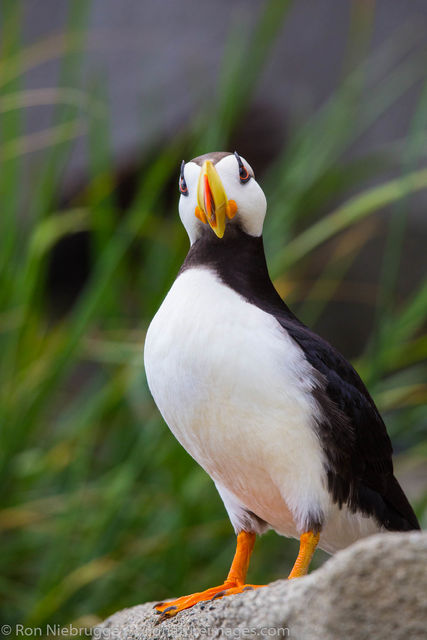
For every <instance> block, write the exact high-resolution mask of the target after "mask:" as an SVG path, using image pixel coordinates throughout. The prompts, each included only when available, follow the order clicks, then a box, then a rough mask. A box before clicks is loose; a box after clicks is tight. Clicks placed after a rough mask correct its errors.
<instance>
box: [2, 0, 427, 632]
mask: <svg viewBox="0 0 427 640" xmlns="http://www.w3.org/2000/svg"><path fill="white" fill-rule="evenodd" d="M89 4H90V3H88V2H87V3H81V2H77V3H73V4H70V7H71V9H70V15H69V23H68V27H67V29H66V30H65V32H64V33H63V34H60V35H58V36H55V37H51V38H48V39H47V40H45V41H41V42H38V43H35V44H33V45H31V46H29V47H24V46H23V45H22V37H21V27H22V15H21V9H22V5H21V4H20V3H15V2H3V3H2V9H3V20H4V26H3V29H2V36H4V37H2V42H1V60H0V89H1V99H0V140H1V145H0V162H1V167H0V211H1V212H2V215H1V218H0V225H1V230H0V231H1V232H0V243H1V251H0V263H1V269H0V300H1V305H0V343H1V351H2V358H1V362H0V371H1V373H0V375H1V387H0V388H1V391H0V393H1V396H0V425H1V448H0V460H1V468H0V479H1V486H2V492H1V498H0V531H1V533H2V553H1V557H0V566H1V571H0V573H1V578H0V597H1V600H2V603H3V605H2V617H3V619H4V621H5V622H7V623H12V624H13V623H14V622H23V623H27V624H32V625H39V624H43V623H46V622H50V623H68V622H70V621H72V622H76V621H77V622H79V621H80V622H81V623H82V624H83V623H86V624H87V623H88V622H89V623H90V622H95V621H96V620H97V619H99V618H102V617H103V616H105V615H107V614H109V613H112V612H113V611H115V610H116V609H118V608H121V607H125V606H130V605H132V604H136V603H140V602H143V601H146V600H160V599H162V598H164V597H167V596H171V595H180V594H182V593H185V592H191V591H193V590H195V589H198V588H203V587H204V586H208V585H210V584H214V583H218V582H219V581H221V580H222V579H223V577H224V573H225V572H226V571H227V569H228V564H229V562H230V559H231V557H232V553H233V546H234V539H233V534H232V531H231V527H230V525H229V523H228V520H227V518H226V515H225V511H224V509H223V506H222V503H221V501H220V499H219V497H218V496H217V494H216V491H215V489H214V487H213V484H212V482H211V481H210V479H209V478H208V477H207V476H206V474H204V472H203V471H202V470H201V469H199V468H198V467H197V466H196V464H195V463H194V462H193V461H192V460H191V459H190V458H189V456H188V455H187V454H186V452H185V451H183V450H182V448H181V447H180V446H179V445H178V443H177V442H176V441H175V440H174V438H173V437H172V436H171V434H170V433H169V432H168V430H167V428H166V426H165V425H164V424H163V423H162V421H161V420H160V417H159V414H158V412H157V410H156V408H155V407H154V404H153V401H152V399H151V397H150V394H149V392H148V390H147V385H146V381H145V377H144V371H143V367H142V348H143V342H144V332H145V329H146V327H147V326H148V323H149V321H150V319H151V317H152V315H153V313H154V312H155V310H156V309H157V307H158V305H159V304H160V302H161V300H162V298H163V296H164V294H165V293H166V291H167V289H168V287H169V286H170V284H171V282H172V281H173V278H174V276H175V274H176V272H177V270H178V268H179V265H180V263H181V261H182V259H183V257H184V255H185V252H186V250H187V239H186V236H185V232H184V231H183V229H182V227H181V225H180V223H179V220H178V216H177V214H176V215H175V214H174V215H167V214H168V213H170V212H167V211H165V207H166V203H167V202H168V200H167V198H166V197H165V193H166V191H167V189H168V185H169V184H170V181H171V179H174V177H175V176H176V174H177V167H178V166H179V161H180V159H181V158H182V157H186V158H190V157H193V156H194V155H197V153H199V152H205V151H206V150H213V149H221V148H227V147H228V144H229V141H230V138H231V136H232V134H233V131H234V129H235V127H236V125H237V123H238V122H239V120H240V119H241V118H244V116H245V111H244V107H243V105H249V104H250V101H251V97H252V95H253V93H254V91H255V89H256V86H257V80H258V79H259V77H260V74H261V72H262V69H263V67H264V65H265V63H266V62H268V60H269V56H271V55H273V54H272V46H273V44H274V41H275V38H276V37H277V36H278V34H279V33H280V30H281V27H282V26H283V24H284V22H285V21H286V17H287V10H288V8H289V6H290V3H286V2H285V3H277V2H273V1H270V2H267V3H265V5H264V7H263V9H262V11H261V13H260V16H259V20H258V23H257V27H256V29H255V30H254V31H253V32H250V31H242V30H240V31H239V32H238V33H237V31H236V30H232V37H230V39H229V42H230V44H229V46H228V48H227V49H226V50H225V52H224V61H223V72H222V75H221V78H220V82H219V87H218V101H217V104H215V105H206V107H205V108H203V109H201V110H200V113H199V114H198V115H197V117H196V118H195V124H194V125H193V126H191V127H189V128H188V129H186V130H182V131H180V132H177V135H176V138H175V139H173V140H171V141H170V142H169V144H168V145H167V146H164V147H163V148H161V149H157V150H156V151H155V152H153V153H152V154H151V156H150V162H149V163H146V164H145V165H144V167H143V170H141V174H140V176H139V179H138V188H137V193H136V196H135V198H134V199H133V202H132V205H131V206H130V208H129V209H128V210H127V211H126V212H125V213H124V214H123V212H120V211H119V206H118V203H117V198H116V193H115V186H116V174H115V167H114V164H113V154H112V149H111V146H110V139H111V133H110V132H111V123H110V121H109V115H108V109H107V108H106V106H105V105H106V100H105V95H104V94H105V92H104V88H103V86H102V83H94V84H93V86H92V87H91V88H90V90H88V91H87V93H85V92H83V91H81V90H79V89H76V87H77V86H80V85H79V81H78V80H79V75H80V73H81V72H80V68H81V65H80V63H81V60H82V57H83V56H84V42H85V39H86V38H87V35H88V34H87V29H86V20H87V14H88V8H89ZM354 6H355V8H354V12H353V13H354V15H353V22H352V26H353V28H352V29H351V30H350V36H349V43H348V57H347V59H346V60H345V62H344V65H343V77H342V82H341V85H340V87H339V89H338V90H337V91H336V92H335V93H334V94H333V95H332V96H331V98H330V100H329V101H328V102H327V103H326V104H325V105H324V106H323V107H322V108H321V109H320V110H319V112H318V113H316V114H314V115H313V116H312V117H310V118H309V119H308V120H306V121H303V122H299V123H293V126H292V131H291V135H290V139H289V141H288V143H287V145H286V148H285V150H284V151H283V153H282V154H281V156H280V157H279V158H278V160H277V162H276V163H275V164H274V166H272V167H271V168H270V170H269V172H268V174H267V175H266V176H265V177H264V179H263V187H264V188H265V191H266V194H267V198H268V202H269V213H268V218H267V222H266V230H265V241H266V248H267V254H268V260H269V264H270V265H271V273H272V276H273V277H274V279H275V282H276V285H277V286H278V288H279V290H280V291H281V292H282V293H284V294H287V297H288V300H289V301H290V303H291V304H292V303H293V307H294V308H295V309H296V311H297V312H299V313H300V315H301V316H302V317H303V319H304V320H305V321H306V322H308V323H310V324H311V325H312V326H315V323H316V322H317V321H318V319H319V318H320V317H321V316H322V314H325V313H328V308H329V305H330V304H331V302H333V300H334V297H335V296H336V295H337V292H338V291H339V289H340V286H341V283H342V280H343V278H344V277H345V274H346V273H347V271H348V269H349V268H350V267H351V265H352V263H353V262H354V261H355V260H356V259H357V257H358V256H359V255H360V252H361V251H362V250H363V248H364V246H365V245H366V243H367V242H368V241H369V239H370V237H371V236H372V234H373V233H375V232H376V229H377V224H376V219H377V218H376V214H377V212H379V211H381V210H383V209H384V208H385V207H388V210H389V212H390V215H389V221H390V222H389V231H388V242H387V244H386V250H385V254H384V259H383V275H382V276H381V274H379V276H378V289H377V305H376V318H375V327H374V330H373V334H372V336H371V339H370V340H369V342H368V344H367V347H366V351H365V352H364V353H363V354H361V356H360V358H359V361H358V363H357V365H358V367H359V370H360V371H361V373H362V375H363V377H364V378H365V379H366V380H367V382H368V384H369V387H370V390H371V392H372V393H373V395H374V397H375V399H376V401H377V402H378V404H379V406H380V408H381V410H382V411H383V413H384V414H385V417H386V420H387V423H388V426H389V430H390V433H391V436H392V438H393V440H394V442H395V445H397V449H398V450H399V455H398V456H397V459H396V462H397V467H398V469H399V468H411V467H413V466H416V464H417V463H418V462H419V461H420V460H423V459H424V460H425V457H426V453H427V447H426V444H425V440H423V435H424V434H425V427H426V413H425V409H424V408H423V405H424V404H425V402H426V399H427V386H426V384H425V373H426V355H427V337H426V336H425V334H423V328H425V320H426V315H427V284H426V283H424V284H421V285H420V286H419V288H418V289H417V290H414V291H412V292H411V293H410V294H408V296H407V299H405V300H397V299H396V277H397V271H398V268H399V260H400V254H401V251H402V249H401V247H402V243H403V240H404V234H405V218H406V215H407V212H408V211H409V210H410V206H411V200H410V197H411V195H412V194H414V193H416V192H417V191H420V190H422V189H425V188H427V167H426V165H425V157H424V156H423V149H424V145H425V141H426V125H427V122H426V119H427V112H426V108H425V107H426V90H425V88H424V90H422V91H421V94H420V99H419V103H418V105H417V108H416V109H415V112H414V117H413V125H412V127H411V129H410V131H409V132H408V135H407V137H406V138H405V139H404V140H402V141H400V142H399V144H398V145H396V144H393V145H390V147H388V148H383V149H381V150H379V151H377V152H375V153H372V154H371V155H369V156H368V155H365V156H363V157H362V158H357V159H356V160H355V159H352V160H348V159H346V151H347V150H348V149H349V147H350V146H351V145H352V144H353V143H354V142H355V141H356V140H357V139H358V137H359V136H361V135H362V134H363V133H364V132H366V131H367V130H368V129H369V127H370V126H371V125H372V124H373V123H374V122H375V121H376V120H377V119H379V118H381V117H382V115H383V114H384V113H385V112H386V111H387V110H388V109H389V108H391V107H392V106H393V105H394V104H395V103H396V102H397V100H399V98H400V97H401V96H403V95H404V94H405V93H406V92H407V91H408V90H409V89H411V88H412V87H414V86H415V85H416V84H417V83H420V82H421V81H423V78H424V76H425V72H424V70H425V62H426V60H425V58H422V59H420V55H419V54H417V56H414V55H413V54H411V48H410V40H411V38H410V34H408V33H407V32H405V31H404V30H402V32H401V33H399V34H396V35H395V37H394V38H393V39H392V40H390V41H388V42H386V43H384V45H382V48H381V49H380V50H378V51H376V52H374V53H373V54H369V55H368V54H367V51H368V49H369V33H370V29H371V25H372V19H373V13H372V12H373V11H374V8H373V7H374V5H370V4H369V5H368V4H366V5H365V4H363V5H362V4H360V6H359V8H358V5H357V3H355V5H354ZM59 55H62V62H61V73H60V79H59V82H58V87H57V89H55V90H51V89H49V90H33V91H29V90H25V89H24V88H23V76H24V73H25V71H26V70H27V69H29V68H31V67H32V66H36V65H38V64H41V63H42V62H43V61H44V60H48V59H51V58H52V57H55V56H59ZM421 57H422V56H421ZM396 62H397V64H396ZM367 88H368V91H367ZM367 96H368V98H367ZM46 103H49V104H55V115H54V125H53V126H52V128H50V129H49V130H46V131H44V132H41V133H40V134H38V135H37V136H34V135H32V136H29V135H28V134H27V133H26V132H25V129H24V119H25V118H24V116H25V110H26V109H27V108H29V106H30V105H37V104H46ZM83 132H87V133H88V138H89V165H90V176H89V180H88V185H87V187H86V189H85V192H84V193H83V194H81V197H80V198H79V203H78V205H76V206H72V205H70V206H69V207H68V208H67V209H66V210H57V208H56V205H55V202H57V194H58V193H59V192H60V191H61V178H62V172H63V169H64V167H65V166H66V163H67V159H68V157H69V153H70V148H71V144H72V141H73V140H74V138H76V137H78V136H79V135H81V134H82V133H83ZM41 148H43V149H44V151H43V161H42V162H39V163H38V165H37V167H36V168H35V169H34V170H33V171H32V173H31V175H27V176H26V177H25V182H24V183H23V180H24V161H25V158H26V156H27V154H28V153H30V152H31V151H33V150H35V149H41ZM390 171H392V174H393V177H390ZM22 184H25V185H26V186H25V191H23V189H22ZM177 199H178V194H177V197H176V203H177ZM175 211H176V208H175ZM318 212H328V213H326V214H325V215H324V216H323V217H320V218H319V217H318ZM83 230H85V231H89V232H90V234H91V255H92V269H91V277H90V280H89V282H88V283H87V284H86V287H85V289H84V291H83V293H82V294H81V296H80V297H79V299H78V301H77V302H76V304H75V305H74V307H73V308H72V310H71V311H70V312H69V313H67V314H66V316H65V317H63V318H61V319H59V320H58V319H56V320H54V321H53V320H52V318H51V316H50V315H49V312H48V305H47V302H46V273H47V268H48V261H49V255H50V251H51V250H52V248H53V247H54V245H55V244H56V243H57V242H58V240H60V239H61V238H64V237H66V236H68V235H70V234H74V233H77V232H79V231H83ZM325 243H329V244H328V245H327V246H328V252H327V254H328V258H327V259H326V260H324V266H323V269H322V270H321V272H320V273H319V275H318V277H317V278H316V280H315V281H312V282H311V283H310V286H309V288H308V290H307V287H306V285H305V284H304V277H305V273H306V271H307V267H308V266H309V265H310V264H311V262H312V260H313V256H315V255H317V254H316V252H317V250H318V248H319V247H320V246H322V247H324V246H325ZM136 248H138V264H137V268H136V269H135V261H134V260H132V259H130V257H129V256H130V255H131V254H132V253H133V252H134V251H135V249H136ZM301 299H303V300H304V301H303V303H302V304H298V301H299V300H301ZM355 301H356V300H355ZM374 304H375V302H374ZM415 508H416V510H417V513H418V515H419V517H420V518H422V519H423V521H424V523H425V522H426V513H427V494H424V497H421V498H420V499H418V501H417V503H416V504H415ZM295 550H296V546H295V542H293V541H286V542H285V541H284V540H283V539H281V538H279V537H278V536H275V534H273V533H269V534H267V535H266V536H264V537H263V538H262V539H261V540H260V541H258V543H257V553H256V554H255V555H254V558H253V563H252V565H251V572H250V573H251V580H253V581H254V582H257V581H258V582H266V581H268V580H272V579H275V578H278V577H282V576H285V575H286V572H287V569H288V567H289V565H290V564H291V562H292V557H293V556H294V554H295ZM318 562H320V554H319V558H318Z"/></svg>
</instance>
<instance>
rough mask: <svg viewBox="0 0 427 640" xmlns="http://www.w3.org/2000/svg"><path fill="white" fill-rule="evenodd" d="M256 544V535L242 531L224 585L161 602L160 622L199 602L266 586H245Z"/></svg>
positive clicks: (157, 608) (157, 605)
mask: <svg viewBox="0 0 427 640" xmlns="http://www.w3.org/2000/svg"><path fill="white" fill-rule="evenodd" d="M254 544H255V533H250V532H248V531H241V532H240V533H239V534H238V536H237V546H236V553H235V555H234V559H233V562H232V564H231V567H230V571H229V572H228V576H227V578H226V579H225V581H224V583H223V584H221V585H219V586H218V587H212V588H211V589H206V590H205V591H200V592H199V593H193V594H192V595H189V596H182V597H181V598H178V599H177V600H173V601H171V602H159V603H158V604H156V605H155V607H154V608H155V609H156V611H157V612H158V613H160V614H161V616H160V618H159V620H158V622H163V620H166V619H167V618H172V617H173V616H175V615H176V614H177V613H178V612H179V611H182V610H183V609H189V608H190V607H192V606H193V605H195V604H197V603H198V602H204V601H206V600H216V599H217V598H222V597H224V596H229V595H232V594H233V593H241V592H242V591H246V590H250V589H258V588H259V587H262V586H264V585H255V584H245V580H246V573H247V571H248V567H249V559H250V557H251V554H252V550H253V548H254Z"/></svg>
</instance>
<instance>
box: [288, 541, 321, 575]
mask: <svg viewBox="0 0 427 640" xmlns="http://www.w3.org/2000/svg"><path fill="white" fill-rule="evenodd" d="M319 537H320V534H319V533H314V532H313V531H307V532H306V533H303V534H302V535H301V537H300V543H299V553H298V557H297V559H296V560H295V564H294V566H293V568H292V571H291V572H290V574H289V576H288V580H291V579H292V578H300V577H301V576H305V574H306V573H307V571H308V567H309V565H310V562H311V559H312V557H313V554H314V552H315V550H316V547H317V544H318V542H319Z"/></svg>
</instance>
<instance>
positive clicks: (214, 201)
mask: <svg viewBox="0 0 427 640" xmlns="http://www.w3.org/2000/svg"><path fill="white" fill-rule="evenodd" d="M179 190H180V192H181V197H180V199H179V215H180V218H181V221H182V223H183V225H184V227H185V229H186V231H187V233H188V236H189V238H190V242H191V244H193V243H194V242H195V241H196V240H197V239H198V238H199V237H200V236H201V235H202V234H205V233H206V232H207V231H208V232H210V233H212V234H215V235H216V236H217V237H218V238H222V237H223V236H224V234H225V233H226V230H227V226H228V225H239V226H240V227H241V228H242V229H243V231H244V232H245V233H247V234H249V235H251V236H260V235H261V234H262V225H263V222H264V217H265V212H266V210H267V201H266V199H265V195H264V192H263V190H262V189H261V187H260V186H259V184H258V183H257V181H256V180H255V175H254V172H253V170H252V168H251V166H250V165H249V164H248V162H246V160H245V159H244V158H242V157H240V156H239V154H238V153H237V151H235V152H234V153H229V152H224V151H219V152H213V153H206V154H204V155H203V156H198V157H197V158H193V160H190V162H187V163H186V162H185V161H184V160H183V161H182V164H181V175H180V178H179Z"/></svg>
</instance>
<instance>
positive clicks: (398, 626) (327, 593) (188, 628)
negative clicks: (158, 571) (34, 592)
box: [94, 532, 427, 640]
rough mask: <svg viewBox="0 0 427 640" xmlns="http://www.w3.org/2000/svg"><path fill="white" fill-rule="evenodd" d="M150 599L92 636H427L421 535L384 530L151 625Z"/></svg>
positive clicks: (425, 546)
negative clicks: (301, 570)
mask: <svg viewBox="0 0 427 640" xmlns="http://www.w3.org/2000/svg"><path fill="white" fill-rule="evenodd" d="M157 620H158V617H157V615H156V614H155V613H154V612H153V603H147V604H144V605H140V606H137V607H133V608H132V609H124V610H123V611H119V612H118V613H116V614H114V615H113V616H111V617H110V618H108V619H107V620H105V622H103V623H102V624H101V625H99V627H97V628H96V629H95V630H94V637H98V638H100V637H103V638H115V639H117V640H129V639H131V638H132V639H134V640H142V639H144V640H145V639H149V638H159V639H165V640H166V639H175V638H176V639H180V640H181V639H184V638H223V637H225V638H227V637H228V638H236V637H243V638H250V637H261V638H262V637H273V638H274V637H276V638H294V639H296V640H314V639H316V640H317V639H318V638H321V639H322V640H329V639H330V640H343V639H346V640H353V639H356V638H357V640H360V639H362V638H369V639H370V640H385V639H387V640H390V639H391V638H392V639H393V640H400V639H402V640H403V639H405V640H418V639H420V640H421V639H423V640H425V638H427V532H426V533H418V532H413V533H406V534H403V533H386V534H381V535H376V536H372V537H371V538H367V539H365V540H361V541H359V542H357V543H356V544H354V545H353V546H351V547H349V548H348V549H345V550H344V551H341V552H339V553H337V554H336V555H335V556H334V557H333V558H331V559H330V560H329V561H328V562H326V563H325V564H324V565H323V566H322V567H321V568H320V569H318V570H317V571H315V572H313V573H312V574H310V575H309V576H306V577H304V578H299V579H297V580H292V581H289V582H288V581H286V580H280V581H278V582H275V583H273V584H271V585H269V586H268V587H265V588H264V589H259V590H257V591H252V592H251V591H248V592H246V593H244V594H239V595H235V596H229V597H225V598H222V599H220V600H216V601H215V602H208V603H204V604H199V605H196V606H195V607H193V608H192V609H189V610H187V611H183V612H181V613H180V614H178V615H177V616H176V617H175V618H172V619H171V620H167V621H165V622H163V623H162V624H160V625H156V622H157Z"/></svg>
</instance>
